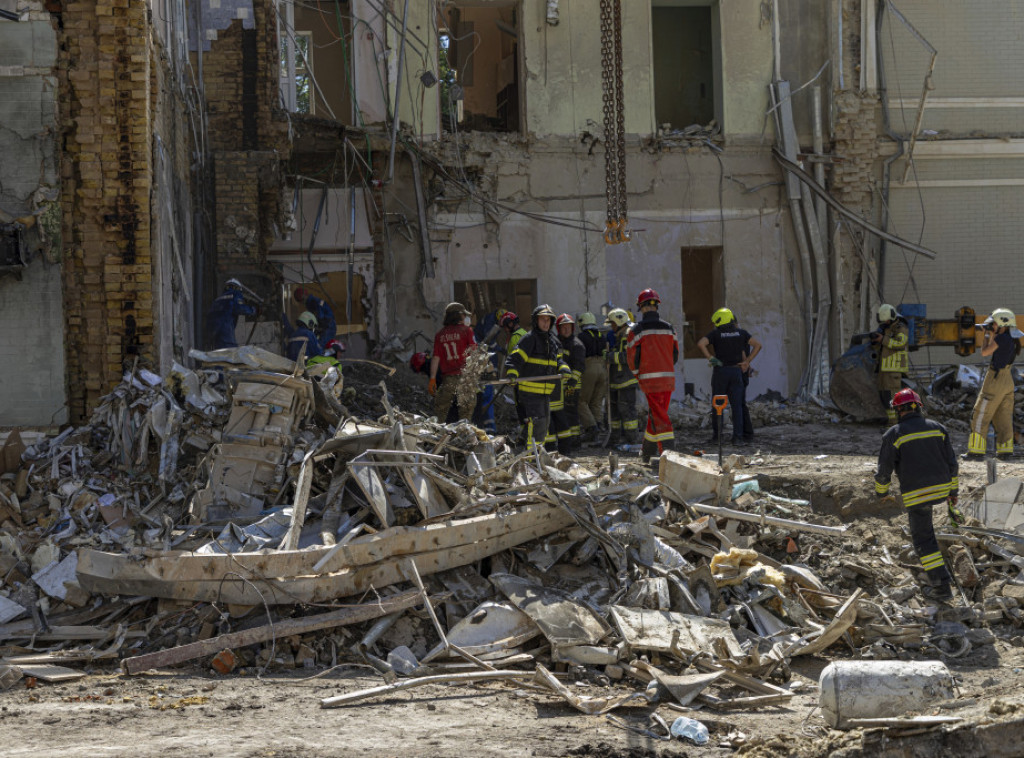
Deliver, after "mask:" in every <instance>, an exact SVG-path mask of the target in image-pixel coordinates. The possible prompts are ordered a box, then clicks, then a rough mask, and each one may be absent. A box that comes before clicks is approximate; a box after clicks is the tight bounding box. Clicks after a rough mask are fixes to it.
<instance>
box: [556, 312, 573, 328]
mask: <svg viewBox="0 0 1024 758" xmlns="http://www.w3.org/2000/svg"><path fill="white" fill-rule="evenodd" d="M562 324H570V325H572V326H573V327H575V326H576V322H575V321H574V320H573V317H572V316H570V315H569V314H568V313H563V314H562V315H561V316H559V317H558V318H556V319H555V329H557V328H558V327H560V326H561V325H562Z"/></svg>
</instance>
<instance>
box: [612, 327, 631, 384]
mask: <svg viewBox="0 0 1024 758" xmlns="http://www.w3.org/2000/svg"><path fill="white" fill-rule="evenodd" d="M628 342H629V328H628V327H623V328H622V329H621V330H620V331H618V332H616V333H615V344H614V345H613V346H612V349H611V350H609V351H608V363H609V372H610V373H609V376H608V386H609V387H610V388H611V389H613V390H621V389H625V388H626V387H631V386H633V385H635V384H636V383H637V382H636V377H635V376H634V375H633V372H632V371H631V370H630V368H629V362H628V361H627V344H628Z"/></svg>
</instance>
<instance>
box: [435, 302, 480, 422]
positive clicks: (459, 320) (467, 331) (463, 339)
mask: <svg viewBox="0 0 1024 758" xmlns="http://www.w3.org/2000/svg"><path fill="white" fill-rule="evenodd" d="M469 320H470V313H469V311H467V310H466V307H465V306H464V305H463V304H462V303H448V305H447V307H446V308H445V309H444V325H443V326H442V327H441V329H440V330H439V331H438V333H437V334H435V335H434V351H433V357H431V359H430V383H429V384H428V385H427V392H429V393H430V394H431V395H433V396H434V413H435V415H436V416H437V420H438V421H441V422H442V423H444V422H445V421H447V420H448V419H449V410H451V407H452V401H454V400H456V399H457V400H458V402H457V405H458V415H457V417H456V419H452V420H457V419H462V418H464V419H468V418H469V417H470V416H471V415H472V414H473V406H474V405H476V394H475V393H473V394H469V396H468V397H462V398H456V389H457V388H458V385H459V377H460V376H461V375H462V368H463V366H464V365H465V364H466V354H467V353H468V352H469V350H470V348H472V347H473V345H475V344H476V338H475V337H474V336H473V329H472V328H471V327H470V325H469ZM438 376H440V382H439V381H438ZM438 385H440V386H438Z"/></svg>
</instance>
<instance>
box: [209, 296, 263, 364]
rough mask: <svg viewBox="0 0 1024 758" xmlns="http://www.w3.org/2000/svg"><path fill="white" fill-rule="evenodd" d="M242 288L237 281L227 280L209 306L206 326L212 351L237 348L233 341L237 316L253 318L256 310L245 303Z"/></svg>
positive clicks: (235, 341) (236, 342)
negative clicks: (222, 289) (221, 290)
mask: <svg viewBox="0 0 1024 758" xmlns="http://www.w3.org/2000/svg"><path fill="white" fill-rule="evenodd" d="M243 289H244V287H243V286H242V283H241V282H240V281H238V280H237V279H234V278H232V279H228V280H227V281H226V282H225V283H224V291H223V292H222V293H221V294H220V296H219V297H218V298H217V299H216V300H214V301H213V304H212V305H210V310H209V311H208V312H207V326H208V328H209V330H210V339H211V341H212V343H213V349H214V350H219V349H220V348H224V347H238V340H236V339H235V325H236V324H237V323H238V317H239V316H255V315H256V313H257V309H256V307H255V306H253V305H249V303H247V302H245V296H244V295H243V293H242V291H243Z"/></svg>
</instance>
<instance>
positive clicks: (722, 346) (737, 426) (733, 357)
mask: <svg viewBox="0 0 1024 758" xmlns="http://www.w3.org/2000/svg"><path fill="white" fill-rule="evenodd" d="M711 323H712V324H714V325H715V328H714V329H712V330H711V331H710V332H708V333H707V334H706V335H704V336H703V337H701V338H700V340H698V342H697V347H698V348H699V349H700V351H701V352H702V353H703V354H704V357H705V358H707V359H708V363H709V364H711V393H712V394H713V395H725V396H726V397H728V398H729V406H730V407H731V408H732V444H733V445H736V446H742V445H745V444H746V440H745V439H744V432H743V430H744V426H745V423H746V422H745V420H744V408H745V407H746V386H745V385H744V384H743V374H744V372H748V371H750V363H751V362H752V361H753V360H754V358H755V357H757V354H758V353H760V352H761V343H760V342H758V341H757V340H756V339H754V337H752V336H751V334H750V332H748V331H747V330H746V329H740V328H739V326H737V324H736V317H735V316H734V315H733V312H732V311H731V310H729V309H728V308H719V309H718V310H717V311H715V312H714V313H713V314H712V315H711ZM708 347H711V348H713V349H714V351H715V354H714V355H713V356H712V355H711V353H710V352H709V351H708ZM711 429H712V434H713V436H712V438H711V441H712V442H718V435H719V434H725V430H724V429H721V430H720V429H719V428H718V414H717V413H716V412H715V411H714V410H712V411H711Z"/></svg>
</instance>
